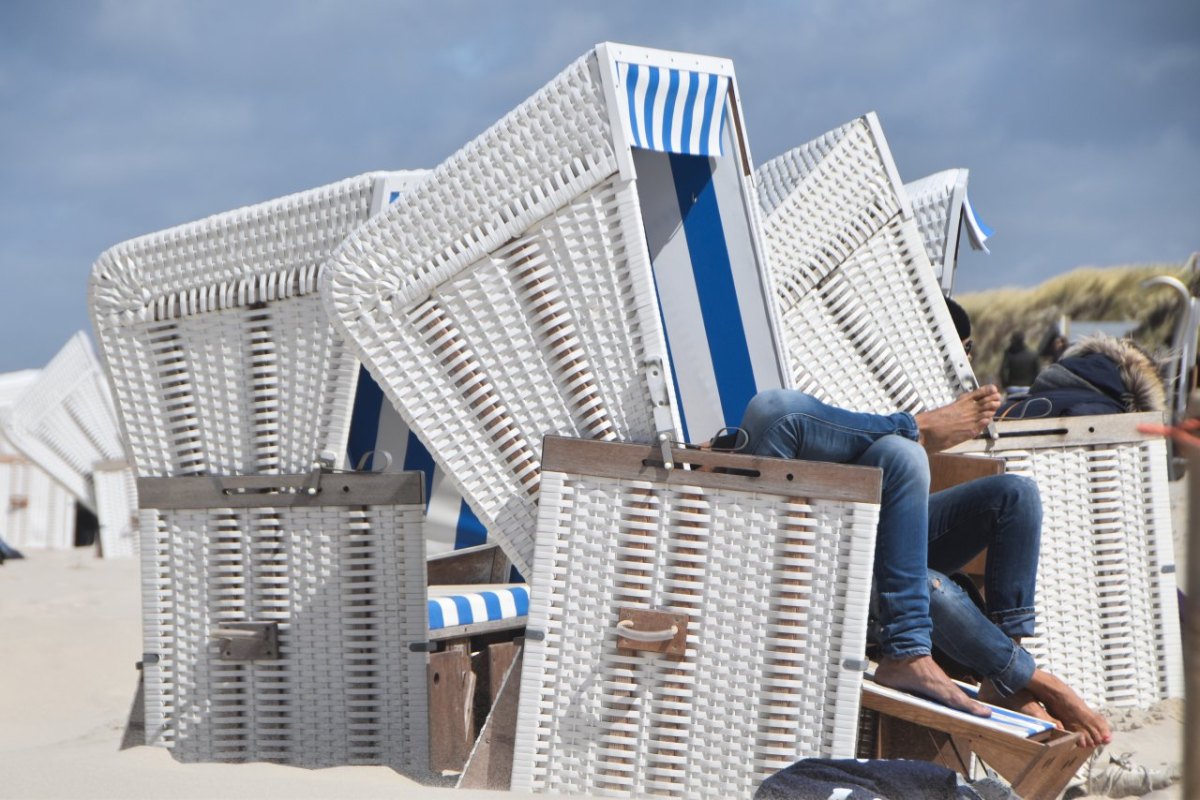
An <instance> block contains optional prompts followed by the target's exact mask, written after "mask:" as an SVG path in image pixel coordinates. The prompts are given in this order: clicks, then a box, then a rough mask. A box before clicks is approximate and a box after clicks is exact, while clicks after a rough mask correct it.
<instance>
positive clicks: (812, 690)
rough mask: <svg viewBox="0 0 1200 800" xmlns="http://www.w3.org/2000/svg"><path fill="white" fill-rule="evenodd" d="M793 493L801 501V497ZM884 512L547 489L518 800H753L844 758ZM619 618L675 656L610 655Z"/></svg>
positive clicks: (591, 481) (629, 485) (564, 477)
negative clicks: (623, 614) (652, 623)
mask: <svg viewBox="0 0 1200 800" xmlns="http://www.w3.org/2000/svg"><path fill="white" fill-rule="evenodd" d="M797 490H798V491H802V490H803V487H797ZM877 517H878V507H877V506H875V505H868V504H861V503H839V502H824V501H819V500H804V499H799V498H795V497H782V496H778V495H772V494H762V493H754V492H736V491H724V490H716V489H712V488H703V487H699V486H687V485H676V486H670V487H667V486H665V485H661V484H657V483H654V482H650V481H645V480H636V479H629V480H620V479H611V478H596V477H589V476H583V475H578V474H566V473H559V472H550V471H548V472H546V473H544V475H543V487H542V495H541V502H540V506H539V515H538V544H537V556H536V560H535V565H534V572H533V585H534V586H535V587H536V588H535V590H534V594H533V597H532V598H531V605H530V617H529V627H530V629H531V630H533V631H542V632H544V634H545V636H544V639H543V640H540V641H534V640H532V639H531V640H530V641H528V643H527V645H526V648H527V650H526V656H525V664H524V669H523V673H522V686H521V707H520V714H519V718H518V728H517V731H518V734H517V737H518V739H517V746H516V759H515V764H514V770H513V788H514V789H517V790H526V791H528V790H535V791H545V792H554V793H576V792H589V793H596V794H604V795H606V796H636V795H646V794H653V795H662V796H667V797H687V798H727V797H748V796H750V794H751V793H752V791H753V789H754V787H755V786H756V785H757V783H758V782H759V781H761V780H762V779H763V778H765V777H766V776H767V775H769V774H771V773H772V772H774V771H776V770H778V769H780V768H782V767H784V766H787V765H788V764H791V763H792V762H793V761H795V760H796V759H797V758H801V757H804V756H818V755H822V756H834V757H847V756H850V755H852V754H853V749H854V741H855V733H856V727H857V715H858V692H859V688H860V685H861V672H857V671H852V670H847V669H844V668H843V661H844V660H845V659H848V658H849V659H859V658H862V654H863V649H864V642H865V620H866V607H867V602H868V596H869V583H870V572H871V560H872V556H873V547H874V532H875V524H876V521H877ZM618 607H635V608H648V607H659V608H667V609H670V610H671V611H676V612H682V613H684V614H686V615H687V617H688V619H689V623H688V637H687V653H686V655H685V657H684V658H683V659H682V660H681V661H677V660H673V659H671V658H670V657H667V656H662V655H657V654H649V653H636V652H632V651H626V650H617V649H616V647H615V643H616V637H615V634H614V633H613V626H614V625H615V623H616V614H617V609H618Z"/></svg>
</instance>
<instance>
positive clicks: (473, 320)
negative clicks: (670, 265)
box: [352, 178, 661, 574]
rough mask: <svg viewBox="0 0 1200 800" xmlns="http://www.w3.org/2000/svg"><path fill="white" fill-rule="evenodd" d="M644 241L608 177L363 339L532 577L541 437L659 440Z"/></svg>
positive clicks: (372, 360) (430, 441)
mask: <svg viewBox="0 0 1200 800" xmlns="http://www.w3.org/2000/svg"><path fill="white" fill-rule="evenodd" d="M637 231H640V221H639V218H638V215H637V198H636V195H635V193H634V191H633V186H631V185H630V184H622V183H620V182H619V181H618V180H616V179H615V178H613V179H610V180H608V181H605V182H603V183H601V184H600V185H599V186H598V187H597V188H596V189H595V190H593V191H591V192H588V193H586V194H583V195H581V196H579V197H577V198H576V199H575V200H573V201H571V202H570V203H567V204H566V205H565V206H563V207H562V208H560V209H559V210H558V211H556V212H555V213H554V214H553V215H551V216H550V217H548V218H547V219H545V220H543V221H542V222H540V223H538V224H537V225H536V226H534V227H533V228H531V229H529V230H528V231H527V232H525V233H524V234H523V235H521V236H520V237H518V238H516V239H514V240H513V241H511V242H509V243H508V244H506V245H505V246H504V247H502V248H501V249H499V250H497V251H495V252H493V253H491V254H490V255H489V256H488V257H486V258H484V259H482V260H480V261H478V262H476V263H474V264H471V265H469V266H468V267H465V268H464V269H462V270H460V271H459V272H458V273H457V274H455V275H454V276H453V277H450V278H447V279H446V280H445V281H444V282H443V283H441V284H440V285H438V286H437V287H436V288H435V289H433V290H432V291H431V292H430V294H429V295H428V298H427V299H425V300H424V301H422V302H420V303H417V304H416V305H413V306H411V307H409V308H407V309H405V310H403V311H400V312H397V313H394V314H386V315H379V316H375V315H371V316H370V317H368V316H366V315H364V316H363V317H360V318H358V320H357V321H356V324H355V327H354V328H353V329H352V333H353V334H354V335H355V336H356V338H357V343H358V345H359V346H360V347H363V348H365V353H364V354H363V358H364V363H366V364H368V365H369V366H370V368H371V369H372V372H373V373H374V374H375V377H376V378H377V379H378V380H379V382H380V384H381V386H383V388H384V390H385V392H386V393H387V395H388V397H389V399H391V401H392V403H393V404H394V405H395V406H396V407H397V408H398V409H400V410H401V411H402V412H403V414H404V417H405V420H406V422H408V424H409V425H410V427H411V429H412V430H413V431H414V432H416V433H417V435H418V436H419V437H420V438H421V440H422V441H423V442H425V443H426V445H427V446H428V447H429V450H430V452H431V453H432V454H433V456H434V458H435V459H436V460H437V461H438V463H439V464H440V465H441V466H442V467H443V469H445V470H446V472H447V473H448V474H449V475H452V476H453V477H454V480H455V482H456V484H457V485H458V486H459V487H460V488H461V489H462V491H463V494H464V496H465V497H466V498H467V500H468V501H469V502H470V504H471V507H472V509H473V510H474V511H475V512H476V513H477V514H478V515H479V517H480V519H481V520H482V521H483V523H484V524H485V525H486V527H487V529H488V535H489V537H493V538H495V539H496V540H497V541H498V542H499V543H500V544H501V545H502V546H503V547H504V548H505V550H506V552H507V553H508V554H509V557H510V558H511V559H512V561H513V563H514V564H515V565H516V567H517V568H518V569H519V570H520V571H521V572H522V573H524V574H529V567H530V560H531V558H532V553H533V532H534V527H535V515H536V509H535V505H534V503H535V497H536V493H537V489H538V480H539V474H540V462H539V455H538V453H539V448H540V445H541V438H542V436H543V435H545V434H549V433H555V434H563V435H574V436H581V437H585V438H597V439H612V438H618V437H619V438H625V439H632V440H635V441H639V440H640V441H650V440H652V439H653V435H654V432H655V425H654V419H653V408H654V403H653V401H652V398H651V396H650V390H649V386H648V384H647V381H646V376H645V363H646V359H647V350H648V346H647V341H648V340H649V341H651V342H654V341H657V342H660V343H661V331H660V330H652V331H650V332H647V330H646V328H645V323H646V321H647V320H648V319H649V320H657V316H656V312H655V311H654V309H655V308H656V306H655V296H654V293H653V289H652V286H651V284H650V281H649V262H648V259H646V258H645V257H644V255H645V254H644V247H645V245H644V242H642V241H641V240H640V239H639V238H638V236H637V235H636V232H637ZM639 248H640V250H641V254H640V257H639V255H638V251H639ZM659 347H661V344H660V345H659ZM660 352H661V350H660Z"/></svg>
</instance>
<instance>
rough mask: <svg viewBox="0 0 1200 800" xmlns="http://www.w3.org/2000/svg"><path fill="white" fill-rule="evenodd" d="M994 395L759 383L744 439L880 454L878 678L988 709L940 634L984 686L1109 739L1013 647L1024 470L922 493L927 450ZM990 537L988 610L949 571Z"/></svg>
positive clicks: (1028, 589)
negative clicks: (917, 395)
mask: <svg viewBox="0 0 1200 800" xmlns="http://www.w3.org/2000/svg"><path fill="white" fill-rule="evenodd" d="M999 405H1000V394H999V392H998V391H997V390H996V388H995V387H994V386H984V387H981V388H980V389H977V390H975V391H974V392H970V393H968V394H965V395H963V396H962V397H960V398H959V399H958V400H956V401H955V402H954V403H951V404H950V405H948V406H944V407H943V408H939V409H935V410H933V411H929V412H923V413H920V414H917V415H915V416H914V415H912V414H909V413H907V412H896V413H894V414H865V413H859V412H853V411H847V410H845V409H841V408H836V407H834V406H830V405H828V404H826V403H823V402H821V401H820V400H818V399H816V398H815V397H812V396H811V395H808V394H805V393H803V392H798V391H793V390H787V389H775V390H769V391H765V392H761V393H759V394H758V395H756V396H755V397H754V398H753V399H752V400H751V401H750V404H749V406H748V407H747V409H746V413H745V416H744V417H743V420H742V425H741V427H742V429H743V430H744V431H745V432H746V434H747V436H748V442H747V445H746V450H745V452H748V453H751V454H754V455H760V456H774V457H779V458H800V459H808V460H816V461H833V462H839V463H850V464H858V465H862V466H873V467H879V468H881V469H882V470H883V486H882V493H881V494H882V496H881V503H880V509H879V526H878V532H877V535H876V546H875V587H874V589H875V591H874V592H873V597H872V607H873V611H874V616H875V617H876V618H877V621H878V623H879V626H880V629H879V630H880V637H879V638H880V646H881V650H882V655H883V657H882V659H881V660H880V663H879V667H878V668H877V669H876V673H875V679H876V681H878V682H879V683H882V684H884V685H888V686H893V687H895V688H899V689H905V690H908V691H913V692H916V693H919V694H923V695H926V696H929V697H932V698H933V699H936V700H939V701H941V702H944V703H946V704H947V705H950V706H952V707H955V708H959V709H962V710H965V711H969V712H971V713H974V714H977V715H980V716H986V715H987V714H988V713H989V711H988V709H987V707H986V706H984V705H982V704H980V703H978V702H976V701H974V700H972V699H971V698H970V697H968V696H967V695H966V694H965V693H964V692H963V691H962V690H961V689H960V688H959V687H958V686H957V685H956V684H955V683H954V682H953V681H951V680H950V679H949V677H948V676H947V675H946V674H945V673H944V672H943V671H942V669H941V668H940V667H939V666H938V665H937V664H936V663H935V662H934V661H933V659H932V657H931V655H930V654H931V650H932V646H933V645H936V646H937V647H938V648H939V649H940V650H942V651H943V652H945V653H946V654H947V655H949V656H950V657H951V658H953V659H955V660H956V661H958V662H959V663H961V664H963V665H964V666H966V667H968V668H970V669H971V670H972V671H974V672H975V673H977V674H978V675H980V676H982V677H983V678H985V681H984V685H983V686H982V687H981V689H980V698H981V699H983V700H985V701H989V702H993V703H996V704H999V705H1005V706H1008V707H1010V708H1016V709H1018V710H1021V711H1024V712H1026V713H1033V714H1035V715H1036V716H1041V717H1043V718H1047V719H1052V720H1053V721H1055V722H1056V723H1059V724H1061V725H1063V726H1064V727H1066V728H1068V729H1070V730H1078V731H1080V732H1082V733H1083V737H1082V739H1081V744H1083V745H1084V746H1095V745H1098V744H1101V743H1104V742H1107V741H1108V740H1109V739H1110V738H1111V734H1110V732H1109V728H1108V724H1107V722H1105V720H1104V718H1103V717H1101V716H1100V715H1099V714H1097V713H1096V712H1095V711H1093V710H1092V709H1090V708H1088V706H1087V705H1086V704H1085V703H1084V702H1083V701H1082V699H1080V698H1079V696H1078V695H1077V694H1076V693H1075V692H1074V691H1073V690H1072V689H1071V688H1070V687H1068V686H1067V685H1066V684H1065V683H1063V682H1062V681H1061V680H1059V679H1058V678H1056V677H1054V676H1053V675H1050V674H1049V673H1047V672H1045V671H1044V670H1040V669H1038V668H1037V666H1036V665H1035V664H1034V661H1033V657H1032V656H1031V655H1030V654H1029V652H1028V651H1026V650H1025V649H1024V648H1022V647H1021V646H1020V640H1021V638H1022V637H1024V636H1029V635H1031V634H1032V633H1033V626H1034V587H1035V583H1036V580H1037V565H1038V549H1039V546H1040V541H1041V518H1042V510H1041V501H1040V498H1039V496H1038V490H1037V486H1036V485H1035V484H1034V483H1033V482H1032V481H1030V480H1029V479H1027V478H1023V477H1020V476H1016V475H997V476H993V477H989V478H981V479H979V480H975V481H970V482H968V483H965V484H961V485H959V486H955V487H952V488H950V489H946V490H944V491H941V492H937V493H935V494H933V495H931V494H930V493H929V480H930V478H929V459H928V456H927V451H928V452H937V451H940V450H944V449H946V448H949V447H953V446H954V445H956V444H959V443H960V442H963V441H966V440H967V439H969V438H972V437H974V436H977V435H978V434H979V433H980V432H981V431H982V430H983V429H984V428H985V427H986V426H987V424H988V422H990V421H991V419H992V416H993V415H994V414H995V412H996V409H997V408H998V407H999ZM984 548H987V551H988V558H987V568H986V574H985V578H984V592H985V595H986V604H987V614H986V616H985V615H984V613H983V612H981V611H980V610H979V608H978V607H977V606H976V605H975V603H974V602H973V601H972V600H971V598H970V597H969V596H968V595H967V594H966V592H965V591H963V590H962V589H961V588H960V587H959V586H958V585H957V584H955V583H954V582H953V581H952V580H950V579H949V578H947V577H946V574H947V573H951V572H954V571H956V570H958V569H959V568H961V567H962V566H964V565H965V564H966V563H967V562H969V561H970V560H971V559H972V558H974V557H975V556H976V555H977V554H978V553H979V552H981V551H982V550H983V549H984Z"/></svg>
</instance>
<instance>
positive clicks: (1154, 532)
mask: <svg viewBox="0 0 1200 800" xmlns="http://www.w3.org/2000/svg"><path fill="white" fill-rule="evenodd" d="M1139 453H1140V455H1141V458H1142V463H1141V464H1138V465H1136V466H1135V469H1137V471H1138V473H1139V474H1141V475H1142V477H1143V479H1144V483H1143V492H1144V494H1143V498H1144V499H1143V502H1144V504H1145V505H1144V507H1145V509H1146V522H1147V525H1148V526H1149V535H1148V537H1147V539H1148V541H1147V550H1148V553H1147V558H1148V559H1149V567H1150V574H1151V591H1152V592H1153V596H1152V598H1151V601H1150V604H1151V609H1152V613H1153V618H1154V644H1155V659H1156V662H1157V666H1158V674H1159V680H1160V681H1161V683H1160V685H1159V686H1160V689H1159V692H1160V695H1161V696H1166V697H1183V696H1184V672H1183V631H1182V629H1181V626H1180V620H1179V582H1178V581H1179V579H1178V574H1177V572H1176V566H1175V565H1176V563H1177V559H1180V558H1186V557H1187V554H1186V552H1184V553H1176V552H1175V536H1174V530H1173V520H1172V514H1171V490H1170V477H1169V474H1168V471H1167V458H1168V454H1167V444H1166V441H1165V440H1163V439H1151V440H1149V441H1147V442H1145V443H1143V445H1142V446H1141V448H1139Z"/></svg>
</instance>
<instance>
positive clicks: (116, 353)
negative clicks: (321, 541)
mask: <svg viewBox="0 0 1200 800" xmlns="http://www.w3.org/2000/svg"><path fill="white" fill-rule="evenodd" d="M421 176H422V173H401V174H397V173H373V174H368V175H362V176H359V177H357V178H351V179H348V180H345V181H341V182H339V183H335V184H331V185H329V186H324V187H320V188H318V189H313V190H310V191H307V192H303V193H300V194H295V195H290V196H288V197H284V198H280V199H278V200H274V201H271V202H267V203H261V204H259V205H255V206H250V207H248V208H242V209H238V210H235V211H230V212H226V213H223V214H219V215H216V216H213V217H209V218H207V219H204V220H201V221H199V222H194V223H190V224H187V225H182V226H180V227H177V228H172V229H169V230H166V231H162V232H160V233H155V234H151V235H148V236H143V237H140V238H138V239H133V240H130V241H128V242H124V243H122V244H119V245H117V246H116V247H113V248H111V249H110V250H108V251H106V252H105V253H103V254H102V255H101V256H100V258H99V259H98V260H97V262H96V264H95V266H94V267H93V271H92V281H91V287H90V305H91V313H92V318H93V322H94V323H95V327H96V330H97V332H98V334H99V337H100V342H101V345H102V349H103V352H104V357H105V362H106V366H107V369H108V372H109V375H110V378H111V381H112V384H113V387H114V389H115V393H116V395H117V400H118V404H119V406H120V410H121V415H122V421H123V424H124V428H125V432H126V435H127V437H128V441H129V445H130V450H131V454H130V455H131V456H132V458H133V459H134V463H135V465H136V468H137V471H138V474H139V475H141V476H171V475H194V474H206V473H208V474H249V473H263V472H267V473H270V472H294V471H305V470H307V469H309V468H310V467H311V466H312V463H313V461H314V460H315V459H316V457H317V456H318V455H319V454H320V453H321V452H323V451H326V450H329V451H332V452H334V453H341V452H342V451H343V450H344V449H345V438H346V431H347V426H348V424H349V414H350V408H349V404H350V401H351V397H350V395H351V393H352V391H353V387H354V376H355V363H354V357H353V355H352V354H351V353H350V352H349V350H348V349H347V348H345V347H344V346H343V345H342V343H341V341H340V340H339V339H338V338H337V337H336V336H335V335H334V331H333V328H332V326H331V325H330V323H329V322H328V320H327V318H326V316H325V311H324V308H323V307H322V305H321V303H320V300H319V298H318V297H317V295H316V281H317V277H318V273H319V271H320V268H321V265H322V264H323V263H324V261H325V259H326V258H327V257H328V256H329V254H330V253H331V252H332V251H333V249H334V247H335V246H336V245H337V244H338V243H340V242H341V241H342V239H343V238H344V237H345V236H346V235H347V234H348V233H349V232H350V231H351V230H352V229H353V228H354V227H356V226H357V225H359V224H360V223H362V222H363V221H365V220H366V219H367V217H368V216H369V214H370V211H371V205H372V196H373V192H374V191H375V186H376V183H377V181H381V180H383V179H384V178H387V179H388V180H390V181H391V182H392V183H393V184H394V185H397V186H402V185H405V183H406V182H407V183H410V184H411V183H416V182H419V180H420V178H421Z"/></svg>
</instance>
